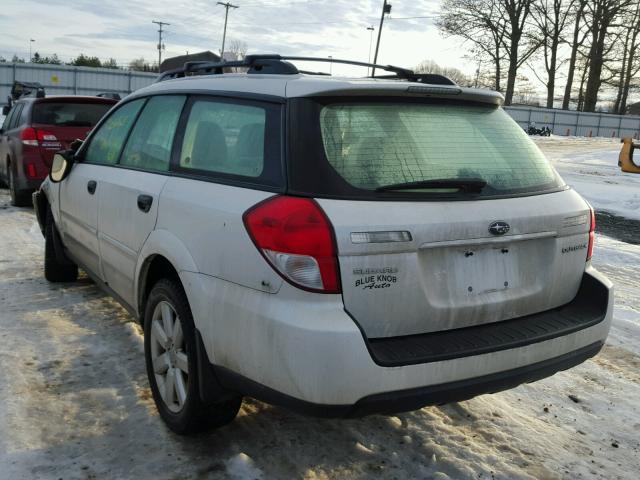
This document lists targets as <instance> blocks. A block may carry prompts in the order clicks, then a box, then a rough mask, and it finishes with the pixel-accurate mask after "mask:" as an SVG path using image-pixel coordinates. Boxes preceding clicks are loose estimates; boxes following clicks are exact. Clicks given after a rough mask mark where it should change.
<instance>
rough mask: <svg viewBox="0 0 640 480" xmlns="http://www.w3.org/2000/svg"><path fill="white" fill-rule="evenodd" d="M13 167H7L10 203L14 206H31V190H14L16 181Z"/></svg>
mask: <svg viewBox="0 0 640 480" xmlns="http://www.w3.org/2000/svg"><path fill="white" fill-rule="evenodd" d="M14 175H15V174H14V173H13V168H12V167H11V166H10V167H9V194H10V195H11V205H13V206H14V207H31V206H33V203H32V200H31V192H25V191H23V190H16V183H15V178H14Z"/></svg>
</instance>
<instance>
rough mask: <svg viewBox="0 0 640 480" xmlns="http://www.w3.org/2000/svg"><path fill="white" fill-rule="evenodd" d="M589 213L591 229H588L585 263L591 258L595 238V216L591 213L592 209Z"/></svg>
mask: <svg viewBox="0 0 640 480" xmlns="http://www.w3.org/2000/svg"><path fill="white" fill-rule="evenodd" d="M590 211H591V227H589V246H588V247H587V261H589V260H591V257H592V256H593V242H594V240H595V237H596V214H595V212H594V211H593V208H590Z"/></svg>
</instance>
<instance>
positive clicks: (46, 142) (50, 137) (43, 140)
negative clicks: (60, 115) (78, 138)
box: [20, 127, 62, 149]
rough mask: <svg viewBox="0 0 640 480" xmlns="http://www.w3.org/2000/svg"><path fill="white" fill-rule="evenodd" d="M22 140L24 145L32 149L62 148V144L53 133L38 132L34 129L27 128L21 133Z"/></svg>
mask: <svg viewBox="0 0 640 480" xmlns="http://www.w3.org/2000/svg"><path fill="white" fill-rule="evenodd" d="M20 140H22V144H23V145H29V146H31V147H37V146H38V145H41V146H42V147H44V148H54V149H59V148H62V144H61V143H60V142H59V141H58V137H56V136H55V135H54V134H53V133H51V132H47V131H46V130H36V129H35V128H32V127H27V128H25V129H24V130H22V132H20Z"/></svg>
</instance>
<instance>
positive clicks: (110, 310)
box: [0, 138, 640, 480]
mask: <svg viewBox="0 0 640 480" xmlns="http://www.w3.org/2000/svg"><path fill="white" fill-rule="evenodd" d="M540 143H541V144H542V143H546V144H545V145H542V146H543V148H544V149H545V151H547V153H549V152H551V153H550V156H551V157H552V158H553V159H554V162H555V163H556V165H557V166H558V169H559V170H560V171H561V173H562V174H563V176H564V177H565V178H566V179H567V180H568V181H569V183H572V184H575V186H576V188H580V185H578V183H575V182H574V181H575V179H578V180H580V179H582V178H583V177H586V178H587V180H584V179H583V183H582V184H581V185H583V186H584V185H589V186H591V185H594V184H598V182H597V179H599V178H600V177H601V176H600V175H597V174H594V173H593V172H595V171H606V172H608V173H607V175H608V177H606V178H607V179H610V180H611V181H615V182H621V183H624V184H625V185H630V184H629V183H628V182H633V181H634V180H632V179H631V180H628V179H626V178H624V176H620V175H617V174H615V173H614V171H613V170H611V169H608V168H609V167H607V166H606V165H603V164H600V163H599V161H598V158H602V161H603V162H608V161H609V160H607V158H609V159H610V157H607V156H606V152H609V153H612V152H613V151H614V150H615V149H616V148H617V145H614V144H613V143H609V142H599V141H598V142H597V144H598V146H597V147H596V146H593V147H592V146H590V145H586V144H583V143H580V142H579V141H572V140H569V141H567V140H561V141H555V140H554V139H553V138H552V139H551V140H550V141H549V140H547V139H545V140H543V141H542V142H540ZM600 143H602V145H600ZM600 146H602V149H601V150H600ZM565 149H566V150H565ZM570 151H574V152H575V153H574V154H569V153H568V152H570ZM600 151H602V152H604V153H603V154H602V156H601V157H598V156H597V155H600V154H599V153H597V152H600ZM594 152H595V153H594ZM607 169H608V170H607ZM583 171H584V172H591V173H581V172H583ZM591 177H593V178H591ZM621 178H624V181H622V180H621ZM594 179H595V180H594ZM606 185H609V184H605V187H604V188H608V187H606ZM582 193H583V194H585V195H587V196H588V195H589V194H590V193H591V190H590V189H588V188H586V189H584V190H583V191H582ZM590 199H591V200H592V201H593V202H594V203H595V204H596V205H597V206H601V205H602V204H598V199H597V195H596V196H595V197H593V198H590ZM594 199H595V200H594ZM605 200H606V199H605ZM7 204H8V197H7V195H6V190H0V366H1V368H0V478H2V479H4V478H7V479H12V480H13V479H15V480H19V479H29V480H31V479H58V478H63V479H65V480H72V479H94V478H99V479H103V478H116V479H128V478H139V479H145V478H150V479H182V478H201V479H218V478H233V479H244V478H248V479H253V478H255V479H261V480H268V479H280V478H283V479H291V478H304V479H329V478H355V479H365V478H372V477H374V478H385V479H387V478H388V479H402V480H404V479H414V478H439V479H565V478H566V479H576V478H585V479H586V478H595V479H607V480H608V479H618V478H619V479H630V480H636V479H637V477H638V472H640V411H639V408H640V407H639V404H638V400H637V399H638V398H640V341H639V340H640V275H639V272H640V245H630V244H628V243H623V242H620V241H618V240H614V239H612V238H608V237H604V236H599V237H598V239H597V245H596V256H595V258H594V263H595V264H596V266H597V267H598V268H599V269H601V270H602V271H603V272H605V273H606V274H607V275H608V276H609V277H610V278H611V279H612V281H613V282H614V283H615V286H616V308H615V312H614V322H613V326H612V330H611V335H610V337H609V340H608V342H607V345H606V346H605V348H604V349H603V351H602V352H601V353H600V354H599V355H598V356H597V357H595V358H594V359H592V360H589V361H587V362H585V363H584V364H582V365H580V366H578V367H576V368H574V369H571V370H569V371H566V372H561V373H558V374H556V375H555V376H553V377H551V378H548V379H545V380H542V381H539V382H536V383H533V384H529V385H523V386H520V387H518V388H516V389H513V390H510V391H507V392H502V393H498V394H494V395H484V396H481V397H477V398H475V399H472V400H469V401H466V402H460V403H455V404H451V405H446V406H442V407H430V408H424V409H422V410H419V411H416V412H411V413H406V414H400V415H394V416H371V417H367V418H364V419H353V420H322V419H314V418H307V417H303V416H300V415H296V414H293V413H291V412H288V411H287V410H285V409H282V408H276V407H271V406H268V405H265V404H263V403H260V402H257V401H254V400H250V399H248V400H245V402H244V405H243V407H242V410H241V412H240V414H239V416H238V418H237V419H236V420H235V421H234V422H233V423H232V424H230V425H228V426H226V427H224V428H222V429H220V430H218V431H215V432H212V433H210V434H206V435H202V436H198V437H195V438H183V437H178V436H176V435H174V434H172V433H171V432H169V431H168V430H167V429H166V428H165V427H164V426H163V424H162V422H161V421H160V419H159V417H158V415H157V413H156V411H155V407H154V405H153V401H152V399H151V393H150V391H149V388H148V383H147V379H146V375H145V371H144V359H143V355H142V353H141V337H140V329H139V327H138V326H137V325H136V324H135V323H133V320H132V318H131V317H130V316H129V315H128V314H127V313H126V312H125V311H124V310H123V309H122V308H121V307H119V306H118V305H117V304H116V303H115V302H114V301H113V300H111V299H110V298H109V297H107V296H105V295H104V294H103V293H102V292H100V291H99V290H98V289H97V287H96V286H95V285H94V284H93V283H91V282H90V281H89V280H88V279H87V278H86V277H83V278H81V279H80V281H79V282H77V283H74V284H65V285H53V284H49V283H47V282H46V281H45V280H44V279H43V276H42V251H43V240H42V237H41V235H40V233H39V231H38V228H37V226H36V225H35V220H34V216H33V211H32V210H31V209H18V208H12V207H8V206H7Z"/></svg>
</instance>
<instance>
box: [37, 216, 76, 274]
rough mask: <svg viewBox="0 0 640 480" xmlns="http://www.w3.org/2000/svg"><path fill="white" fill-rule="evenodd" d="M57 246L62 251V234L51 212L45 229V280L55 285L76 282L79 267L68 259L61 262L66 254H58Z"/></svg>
mask: <svg viewBox="0 0 640 480" xmlns="http://www.w3.org/2000/svg"><path fill="white" fill-rule="evenodd" d="M56 244H57V245H58V249H60V245H61V242H60V234H59V233H58V229H57V228H56V224H55V223H54V222H53V215H52V214H51V212H50V211H49V212H47V220H46V224H45V227H44V278H46V279H47V280H48V281H50V282H54V283H58V282H75V281H76V280H77V279H78V266H77V265H76V264H74V263H73V262H72V261H71V260H69V259H68V258H66V257H63V260H64V261H60V256H63V255H64V252H58V254H56Z"/></svg>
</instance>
